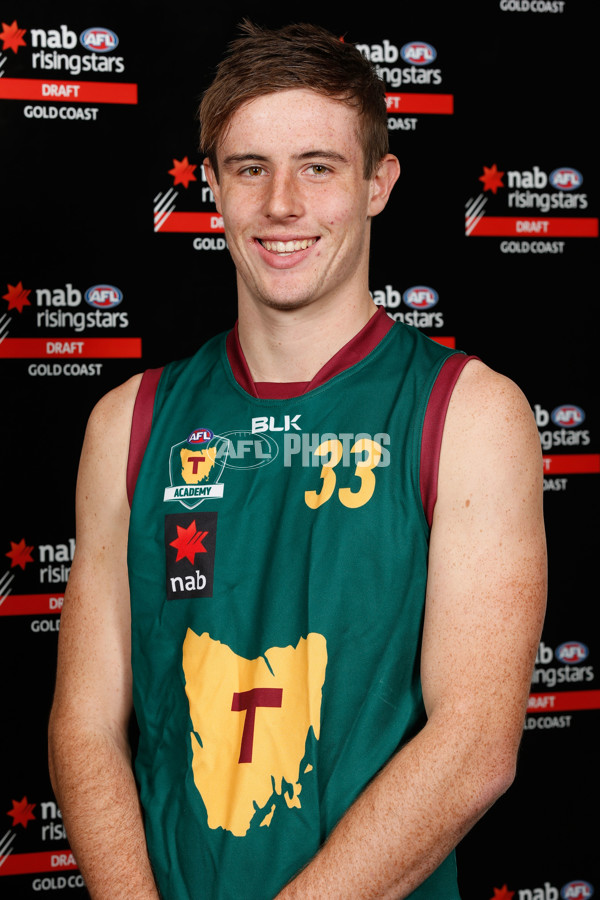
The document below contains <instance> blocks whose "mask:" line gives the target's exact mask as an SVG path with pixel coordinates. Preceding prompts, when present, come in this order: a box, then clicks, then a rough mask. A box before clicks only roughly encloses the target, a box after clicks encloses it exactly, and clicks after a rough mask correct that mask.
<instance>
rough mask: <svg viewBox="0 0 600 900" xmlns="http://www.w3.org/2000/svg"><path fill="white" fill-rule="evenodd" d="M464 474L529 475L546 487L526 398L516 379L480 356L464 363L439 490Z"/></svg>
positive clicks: (450, 414)
mask: <svg viewBox="0 0 600 900" xmlns="http://www.w3.org/2000/svg"><path fill="white" fill-rule="evenodd" d="M461 474H464V476H465V477H466V478H467V480H468V479H469V478H472V479H475V478H477V476H479V477H482V478H484V479H485V480H486V483H488V484H490V482H493V481H494V480H496V479H498V478H501V479H507V478H510V477H515V478H517V479H518V480H519V479H521V480H522V479H523V478H524V477H526V476H527V477H529V478H530V479H531V481H532V483H536V484H538V486H539V487H540V488H541V485H542V459H541V446H540V441H539V436H538V431H537V427H536V424H535V419H534V416H533V412H532V410H531V407H530V405H529V402H528V400H527V398H526V397H525V395H524V394H523V392H522V390H521V389H520V388H519V387H518V386H517V385H516V384H515V383H514V381H511V379H509V378H507V377H506V376H504V375H501V374H500V373H498V372H495V371H494V370H493V369H490V368H489V367H488V366H486V365H484V364H483V363H481V362H479V361H478V360H471V361H470V362H469V363H467V365H466V366H465V367H464V369H463V371H462V373H461V375H460V378H459V379H458V382H457V384H456V387H455V389H454V392H453V394H452V398H451V400H450V405H449V408H448V413H447V417H446V423H445V426H444V434H443V440H442V456H441V465H440V489H441V490H444V488H445V487H447V482H448V480H449V479H450V478H451V479H452V480H453V481H454V482H455V483H456V480H457V478H458V477H459V476H460V475H461Z"/></svg>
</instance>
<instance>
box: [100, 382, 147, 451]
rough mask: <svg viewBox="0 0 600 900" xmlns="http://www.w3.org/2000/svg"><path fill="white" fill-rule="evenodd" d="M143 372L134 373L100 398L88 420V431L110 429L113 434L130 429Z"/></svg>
mask: <svg viewBox="0 0 600 900" xmlns="http://www.w3.org/2000/svg"><path fill="white" fill-rule="evenodd" d="M141 380H142V373H138V374H137V375H133V376H132V377H131V378H129V379H128V380H127V381H125V382H123V384H120V385H118V387H116V388H113V389H112V390H111V391H108V393H106V394H104V396H103V397H101V398H100V400H98V402H97V403H96V405H95V406H94V408H93V410H92V412H91V414H90V418H89V421H88V431H90V430H91V431H93V432H94V433H95V432H96V431H105V430H107V429H108V430H110V431H111V433H112V435H113V436H116V435H117V434H118V433H119V432H120V431H128V430H129V428H130V426H131V417H132V415H133V408H134V406H135V400H136V397H137V393H138V390H139V386H140V382H141Z"/></svg>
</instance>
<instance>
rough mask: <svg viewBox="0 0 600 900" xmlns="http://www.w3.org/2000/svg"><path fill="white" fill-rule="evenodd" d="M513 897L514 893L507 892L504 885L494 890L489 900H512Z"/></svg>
mask: <svg viewBox="0 0 600 900" xmlns="http://www.w3.org/2000/svg"><path fill="white" fill-rule="evenodd" d="M514 896H515V892H514V891H509V889H508V888H507V886H506V885H505V884H503V885H502V887H501V888H496V887H495V888H494V896H493V897H490V900H512V898H513V897H514Z"/></svg>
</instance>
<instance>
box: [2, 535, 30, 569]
mask: <svg viewBox="0 0 600 900" xmlns="http://www.w3.org/2000/svg"><path fill="white" fill-rule="evenodd" d="M32 550H33V547H27V546H26V544H25V538H21V540H20V541H19V543H18V544H15V542H14V541H11V542H10V550H9V551H8V553H7V554H6V556H8V557H9V558H10V559H12V562H11V564H10V567H11V569H12V568H14V567H15V566H21V568H22V569H23V570H25V566H26V565H27V563H30V562H33V559H32V558H31V551H32Z"/></svg>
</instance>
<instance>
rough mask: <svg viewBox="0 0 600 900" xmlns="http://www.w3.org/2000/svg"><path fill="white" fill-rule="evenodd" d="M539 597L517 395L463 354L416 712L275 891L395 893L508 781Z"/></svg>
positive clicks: (532, 454)
mask: <svg viewBox="0 0 600 900" xmlns="http://www.w3.org/2000/svg"><path fill="white" fill-rule="evenodd" d="M545 597H546V553H545V538H544V528H543V521H542V461H541V451H540V445H539V438H538V434H537V430H536V428H535V424H534V421H533V417H532V415H531V411H530V409H529V406H528V404H527V402H526V400H525V398H524V397H523V395H522V394H521V392H520V391H519V390H518V388H516V386H515V385H513V384H512V383H511V382H510V381H508V380H507V379H504V378H503V377H502V376H499V375H497V374H496V373H494V372H492V371H491V370H489V369H487V368H486V367H485V366H483V365H482V364H481V363H478V362H471V363H469V364H468V365H467V367H466V368H465V370H464V371H463V373H462V375H461V377H460V379H459V382H458V384H457V386H456V388H455V391H454V394H453V397H452V400H451V404H450V408H449V411H448V416H447V420H446V426H445V429H444V439H443V443H442V453H441V459H440V472H439V492H438V500H437V504H436V510H435V515H434V523H433V528H432V535H431V545H430V555H429V574H428V588H427V600H426V614H425V629H424V636H423V650H422V659H421V668H422V681H423V693H424V698H425V705H426V709H427V714H428V721H427V724H426V725H425V727H424V728H423V730H422V731H421V732H420V733H419V734H418V735H417V736H416V737H415V738H414V740H412V741H411V742H410V743H409V744H407V745H406V746H405V747H404V748H403V749H402V750H401V751H400V752H399V753H398V754H397V755H396V756H394V757H393V758H392V759H391V760H390V762H389V763H388V765H387V766H386V767H385V768H384V769H383V770H382V772H380V773H379V775H378V776H377V777H376V778H375V779H374V780H373V782H372V783H371V784H370V785H369V787H368V788H367V789H366V790H365V791H364V793H363V794H362V795H361V796H360V797H359V798H358V800H357V801H356V802H355V803H354V804H353V806H352V807H351V808H350V810H349V811H348V812H347V813H346V815H345V816H344V817H343V818H342V820H341V822H340V823H339V824H338V826H337V827H336V829H335V830H334V831H333V833H332V835H331V837H330V838H329V840H328V841H327V843H326V844H325V846H324V847H323V848H322V850H321V851H320V852H319V854H317V856H316V857H315V858H314V859H313V860H312V862H311V863H310V864H309V865H308V866H307V867H306V868H305V869H304V870H303V871H302V872H301V873H300V874H299V875H298V876H297V877H296V878H295V879H294V880H293V881H292V882H291V883H290V884H289V885H288V886H287V887H286V888H284V890H283V891H281V893H280V894H279V895H278V898H279V900H293V898H300V897H301V898H307V897H319V898H337V900H341V898H348V900H350V898H356V897H361V898H363V900H368V898H389V900H392V898H393V900H400V898H403V897H406V896H407V895H408V894H410V893H411V891H413V890H414V889H415V888H416V887H417V886H418V885H419V884H421V883H422V882H423V881H424V880H425V878H426V877H427V876H428V875H430V874H431V872H432V871H433V870H434V869H436V868H437V866H438V865H439V864H440V863H441V862H442V860H443V859H444V858H445V857H446V856H447V855H448V853H449V852H450V851H451V850H452V849H453V847H455V846H456V844H457V843H458V842H459V841H460V839H461V838H462V837H463V836H464V835H465V834H466V833H467V831H468V830H469V829H470V828H471V827H472V825H473V824H474V823H475V822H476V821H477V820H478V819H479V818H480V817H481V816H482V815H483V813H484V812H485V811H486V810H487V809H488V808H489V807H490V806H491V805H492V804H493V802H494V801H495V800H496V799H497V797H498V796H499V795H500V794H502V793H503V792H504V791H505V790H506V789H507V787H508V786H509V785H510V784H511V782H512V780H513V778H514V769H515V764H516V756H517V750H518V746H519V742H520V738H521V734H522V729H523V720H524V716H525V710H526V705H527V697H528V693H529V685H530V679H531V672H532V668H533V663H534V659H535V653H536V650H537V646H538V642H539V637H540V632H541V626H542V620H543V615H544V610H545Z"/></svg>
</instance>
